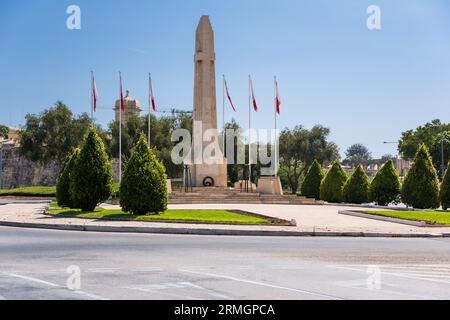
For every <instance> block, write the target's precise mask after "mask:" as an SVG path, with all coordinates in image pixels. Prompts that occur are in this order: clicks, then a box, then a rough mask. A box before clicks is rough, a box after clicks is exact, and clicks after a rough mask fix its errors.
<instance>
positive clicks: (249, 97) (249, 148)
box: [248, 75, 252, 190]
mask: <svg viewBox="0 0 450 320" xmlns="http://www.w3.org/2000/svg"><path fill="white" fill-rule="evenodd" d="M251 96H252V79H251V77H250V75H248V182H249V184H250V190H252V162H251V151H250V150H251V143H252V127H251V114H252V112H251V107H252V106H251V105H252V101H251V99H252V97H251Z"/></svg>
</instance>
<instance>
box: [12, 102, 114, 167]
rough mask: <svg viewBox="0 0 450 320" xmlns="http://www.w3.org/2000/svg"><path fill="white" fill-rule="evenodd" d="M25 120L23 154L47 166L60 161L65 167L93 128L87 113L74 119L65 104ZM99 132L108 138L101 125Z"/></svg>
mask: <svg viewBox="0 0 450 320" xmlns="http://www.w3.org/2000/svg"><path fill="white" fill-rule="evenodd" d="M25 120H26V123H25V127H24V128H23V131H22V132H21V134H20V153H21V154H22V155H23V156H25V157H26V158H27V159H30V160H32V161H37V162H41V163H44V164H47V163H50V162H56V163H57V164H59V165H62V164H63V163H64V159H65V158H66V155H67V154H68V153H69V151H70V150H71V149H72V148H75V147H76V146H78V144H79V143H80V141H81V140H83V136H84V134H85V132H86V130H87V129H88V128H89V127H90V126H91V125H92V121H91V118H90V117H89V116H88V115H87V114H86V113H82V114H81V115H79V116H74V115H73V113H72V111H70V109H69V108H68V107H67V106H66V105H65V104H64V103H63V102H61V101H58V102H57V103H56V104H55V106H54V107H51V108H48V109H45V110H44V111H43V112H42V113H40V114H38V115H34V114H27V115H26V117H25ZM96 131H97V132H99V134H100V135H101V136H102V137H103V138H104V137H105V134H104V132H103V131H102V130H101V128H100V127H99V126H98V127H97V128H96Z"/></svg>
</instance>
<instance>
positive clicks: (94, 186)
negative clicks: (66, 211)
mask: <svg viewBox="0 0 450 320" xmlns="http://www.w3.org/2000/svg"><path fill="white" fill-rule="evenodd" d="M112 185H113V181H112V167H111V164H110V162H109V159H108V155H107V154H106V151H105V146H104V144H103V141H102V139H101V138H100V137H99V136H98V134H97V132H95V129H94V128H92V127H91V128H89V130H88V132H87V134H86V135H85V137H84V139H83V142H82V144H81V149H80V154H79V156H78V158H77V160H76V161H75V165H74V167H73V171H72V174H71V175H70V196H71V198H72V199H73V201H74V202H75V203H76V205H77V207H79V208H81V210H82V211H93V210H94V209H95V207H96V206H97V205H98V204H100V203H101V202H103V201H105V200H106V199H108V198H109V196H110V195H111V192H112Z"/></svg>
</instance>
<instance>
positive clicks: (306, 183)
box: [301, 160, 325, 200]
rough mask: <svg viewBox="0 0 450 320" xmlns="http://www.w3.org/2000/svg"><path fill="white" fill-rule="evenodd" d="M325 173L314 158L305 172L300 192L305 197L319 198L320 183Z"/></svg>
mask: <svg viewBox="0 0 450 320" xmlns="http://www.w3.org/2000/svg"><path fill="white" fill-rule="evenodd" d="M324 176H325V173H324V172H323V170H322V166H321V165H320V163H319V162H318V161H317V160H314V161H313V163H312V164H311V166H310V167H309V169H308V172H307V173H306V176H305V179H304V180H303V183H302V187H301V194H302V196H305V197H307V198H313V199H316V200H319V199H320V183H321V182H322V179H323V177H324Z"/></svg>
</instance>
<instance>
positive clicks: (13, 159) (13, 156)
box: [0, 143, 59, 189]
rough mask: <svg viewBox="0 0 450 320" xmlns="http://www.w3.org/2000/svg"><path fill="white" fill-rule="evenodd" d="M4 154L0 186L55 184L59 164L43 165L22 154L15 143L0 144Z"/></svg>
mask: <svg viewBox="0 0 450 320" xmlns="http://www.w3.org/2000/svg"><path fill="white" fill-rule="evenodd" d="M0 149H1V152H0V156H1V155H2V156H3V161H2V162H3V171H2V175H0V179H1V182H0V186H1V187H2V188H3V189H11V188H18V187H23V186H53V185H55V184H56V179H57V177H58V173H59V166H57V165H55V164H52V165H46V166H44V165H41V164H38V163H34V162H32V161H30V160H27V159H25V158H23V157H22V156H20V154H19V149H18V147H17V146H16V145H15V144H13V143H4V144H1V145H0Z"/></svg>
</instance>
